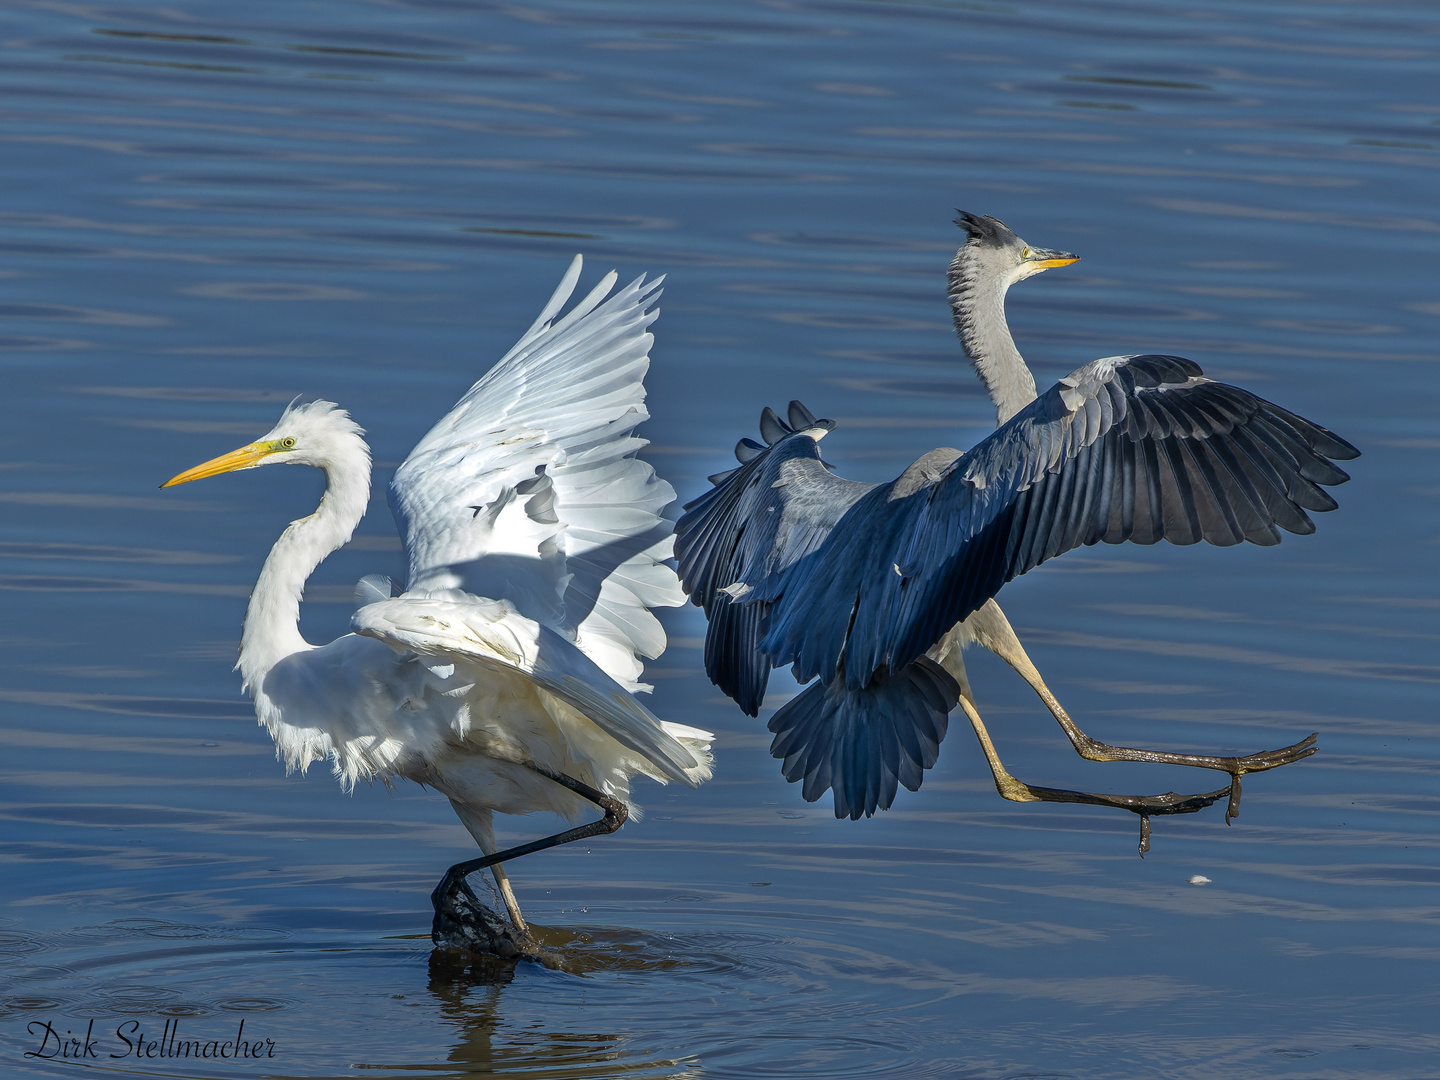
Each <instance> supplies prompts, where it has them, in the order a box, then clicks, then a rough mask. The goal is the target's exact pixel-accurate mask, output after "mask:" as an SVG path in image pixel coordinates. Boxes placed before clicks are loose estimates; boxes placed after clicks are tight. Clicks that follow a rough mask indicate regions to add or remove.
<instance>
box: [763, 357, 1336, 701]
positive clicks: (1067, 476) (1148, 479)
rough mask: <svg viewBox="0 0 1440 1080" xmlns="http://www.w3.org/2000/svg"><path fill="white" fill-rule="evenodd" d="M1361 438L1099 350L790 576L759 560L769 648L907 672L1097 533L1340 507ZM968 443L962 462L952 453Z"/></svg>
mask: <svg viewBox="0 0 1440 1080" xmlns="http://www.w3.org/2000/svg"><path fill="white" fill-rule="evenodd" d="M1358 454H1359V451H1358V450H1356V449H1355V448H1354V447H1353V446H1351V445H1350V444H1349V443H1347V442H1345V441H1344V440H1343V439H1340V438H1337V437H1336V436H1335V435H1333V434H1331V433H1330V432H1329V431H1327V430H1325V429H1324V428H1322V427H1319V426H1318V425H1316V424H1313V423H1311V422H1310V421H1308V420H1305V419H1303V418H1302V417H1299V416H1296V415H1295V414H1294V413H1291V412H1289V411H1287V410H1285V409H1283V408H1281V407H1279V406H1278V405H1273V404H1271V403H1270V402H1268V401H1265V400H1263V399H1261V398H1258V397H1256V396H1255V395H1254V394H1251V393H1250V392H1248V391H1246V390H1241V389H1239V388H1238V387H1234V386H1228V385H1226V384H1224V383H1216V382H1211V381H1210V380H1208V379H1205V378H1202V377H1201V371H1200V368H1199V367H1198V366H1197V365H1196V364H1194V363H1192V362H1191V361H1189V360H1185V359H1181V358H1179V357H1173V356H1151V355H1144V356H1129V357H1111V358H1109V359H1105V360H1096V361H1094V362H1093V363H1090V364H1087V365H1086V366H1085V367H1083V368H1080V369H1079V370H1078V371H1076V372H1074V373H1073V374H1071V375H1069V376H1067V377H1066V378H1064V379H1062V380H1061V381H1060V382H1059V383H1057V384H1056V385H1055V386H1053V387H1051V389H1050V390H1048V391H1047V392H1046V393H1045V394H1043V395H1041V396H1040V397H1039V398H1037V399H1036V400H1035V401H1034V402H1032V403H1031V404H1030V405H1029V406H1027V407H1026V408H1025V409H1023V410H1022V411H1021V412H1019V413H1017V414H1016V415H1015V416H1014V417H1013V418H1011V419H1010V420H1009V421H1008V422H1006V423H1005V424H1004V425H1003V426H1002V427H1000V428H999V429H998V430H996V431H995V432H994V434H992V435H990V436H989V437H988V438H986V439H985V440H984V441H983V442H981V443H980V444H979V445H978V446H976V447H975V448H974V449H973V450H972V451H971V452H970V453H968V454H965V455H963V456H959V455H954V452H953V451H951V452H947V454H941V455H939V457H937V456H936V454H934V453H932V454H929V455H926V457H925V458H922V459H921V460H920V461H918V462H916V463H915V465H912V466H911V467H910V468H909V469H907V470H906V472H905V473H904V474H903V475H902V476H901V477H900V478H899V479H898V480H896V481H894V482H893V483H892V484H889V485H885V486H883V487H880V488H877V489H875V490H873V491H871V492H869V493H867V494H866V495H864V496H863V497H862V498H861V499H859V500H858V501H857V502H856V503H855V504H854V505H853V506H852V507H850V509H849V510H848V511H847V513H846V514H845V516H844V517H843V518H842V519H841V520H840V522H839V523H838V524H837V525H836V526H835V528H834V529H833V530H832V531H831V533H830V535H829V537H828V539H827V540H826V541H825V542H824V543H823V544H821V545H820V547H819V548H818V549H817V550H816V551H814V552H813V553H811V554H809V555H807V556H805V557H803V558H801V559H799V560H797V561H796V562H794V563H793V564H792V565H791V566H790V567H789V568H788V569H786V570H783V571H782V572H780V573H778V574H775V573H765V574H760V573H756V572H754V571H752V569H751V568H750V567H747V568H746V571H745V573H744V574H743V575H742V578H741V581H742V584H743V585H745V586H748V589H749V591H748V592H747V593H746V594H745V596H744V598H743V599H742V601H741V602H742V603H764V604H768V605H769V612H768V617H767V619H766V634H765V637H764V638H763V640H762V641H761V643H760V649H761V650H762V651H763V652H765V653H767V654H768V655H769V657H770V660H771V662H772V663H774V664H776V665H780V664H786V663H794V664H795V666H796V676H797V678H800V679H801V680H808V679H811V678H813V677H815V676H816V675H823V676H824V677H825V678H826V679H827V680H828V679H830V678H832V677H833V676H834V674H835V672H836V671H837V669H838V668H839V666H840V664H841V660H842V656H843V662H844V673H845V680H846V684H847V685H848V686H849V687H850V688H851V689H852V690H855V689H859V688H861V687H864V686H866V685H868V684H869V683H870V681H871V679H872V677H873V676H874V675H875V674H876V673H877V672H886V671H888V672H896V671H899V670H901V669H902V668H904V667H905V666H906V665H907V664H909V663H910V662H911V661H913V660H915V659H916V658H917V657H919V656H920V655H921V654H923V653H924V652H925V651H926V650H927V649H929V648H930V647H931V646H932V645H934V644H935V642H936V641H938V640H939V639H940V637H941V635H942V634H943V633H944V632H945V631H946V630H948V629H949V628H950V627H951V626H953V625H954V624H955V623H957V622H959V621H960V620H961V619H963V618H965V617H966V616H968V615H969V614H970V613H971V612H973V611H974V610H976V609H977V608H978V607H979V606H980V605H981V604H983V603H984V602H985V601H986V600H987V599H989V598H990V597H992V596H994V595H995V593H996V592H997V591H998V590H999V588H1000V586H1001V585H1003V584H1004V583H1005V582H1006V581H1009V580H1010V579H1011V578H1013V577H1015V576H1017V575H1019V574H1023V573H1024V572H1025V571H1027V570H1030V569H1032V568H1033V567H1035V566H1038V565H1039V564H1040V563H1042V562H1044V561H1045V560H1046V559H1049V558H1053V557H1054V556H1056V555H1059V554H1061V553H1062V552H1064V551H1068V550H1070V549H1071V548H1074V547H1078V546H1080V545H1082V544H1094V543H1097V542H1099V541H1104V542H1105V543H1109V544H1118V543H1122V542H1124V541H1127V540H1128V541H1133V542H1135V543H1141V544H1153V543H1155V542H1156V541H1158V540H1160V539H1165V540H1168V541H1170V542H1171V543H1175V544H1193V543H1195V542H1197V541H1199V540H1206V541H1208V542H1210V543H1213V544H1221V545H1225V544H1237V543H1240V542H1241V541H1242V540H1249V541H1250V542H1252V543H1257V544H1274V543H1278V542H1279V539H1280V533H1279V531H1278V530H1279V529H1285V530H1287V531H1289V532H1295V533H1308V532H1312V531H1314V524H1313V523H1312V522H1311V520H1310V518H1309V517H1308V516H1307V515H1306V513H1305V512H1306V511H1307V510H1311V511H1323V510H1332V509H1334V508H1335V505H1336V504H1335V501H1334V500H1333V499H1331V498H1330V496H1329V495H1327V494H1326V493H1325V492H1324V491H1322V490H1321V487H1320V485H1334V484H1340V483H1343V482H1344V481H1345V480H1347V479H1348V477H1347V476H1346V474H1345V473H1344V472H1342V471H1341V470H1340V469H1338V468H1336V466H1335V465H1334V464H1333V461H1332V460H1331V459H1348V458H1353V457H1356V456H1358ZM947 456H953V460H949V461H948V462H947V461H946V460H945V459H946V457H947Z"/></svg>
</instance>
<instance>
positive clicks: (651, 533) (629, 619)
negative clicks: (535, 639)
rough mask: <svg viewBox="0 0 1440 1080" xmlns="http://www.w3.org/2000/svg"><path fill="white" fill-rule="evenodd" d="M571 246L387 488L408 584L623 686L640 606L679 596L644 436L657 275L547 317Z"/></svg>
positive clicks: (561, 299) (650, 624) (656, 644)
mask: <svg viewBox="0 0 1440 1080" xmlns="http://www.w3.org/2000/svg"><path fill="white" fill-rule="evenodd" d="M580 267H581V259H580V256H578V255H577V256H576V257H575V260H574V261H573V262H572V263H571V264H570V268H569V270H568V271H567V272H566V274H565V277H564V279H563V280H562V281H561V282H560V286H559V288H557V289H556V290H555V294H554V295H553V296H552V297H551V298H550V301H549V303H547V304H546V305H545V308H544V310H543V311H542V312H541V314H540V317H539V318H538V319H537V320H536V321H535V323H534V325H532V326H531V327H530V329H529V330H528V331H526V333H525V335H524V336H523V337H521V339H520V340H519V341H518V342H517V343H516V345H515V347H514V348H513V349H511V350H510V351H509V352H508V353H507V354H506V355H505V356H504V357H503V358H502V359H501V360H500V362H499V363H497V364H496V365H495V366H494V367H493V368H491V369H490V371H489V372H488V373H487V374H486V375H485V376H484V377H483V378H482V379H480V381H479V382H477V383H476V384H475V385H474V386H472V387H471V388H470V390H469V391H468V392H467V393H466V394H465V396H464V397H462V398H461V399H460V401H459V402H458V403H457V404H456V406H455V408H454V409H452V410H451V411H450V412H449V413H448V414H447V415H446V416H445V417H443V418H442V419H441V420H440V422H439V423H437V424H436V425H435V427H434V428H432V429H431V430H430V432H429V433H428V434H427V435H426V436H425V437H424V438H423V439H421V440H420V442H419V443H418V444H417V445H416V447H415V449H414V450H413V451H411V453H410V456H409V457H408V458H406V459H405V462H404V463H403V464H402V465H401V466H400V468H399V469H398V470H397V471H396V473H395V479H394V480H393V481H392V482H391V484H390V506H391V509H392V510H393V512H394V514H395V519H396V521H397V523H398V524H399V526H400V532H401V534H402V536H403V537H404V540H405V549H406V552H407V556H408V559H409V564H410V571H409V573H410V580H409V582H408V588H409V589H410V590H437V589H463V590H465V591H466V592H470V593H473V594H475V595H477V596H489V597H494V598H497V599H500V598H503V599H506V600H509V601H510V602H511V603H513V604H514V606H515V608H516V609H517V610H518V611H519V612H520V613H521V614H522V615H524V616H525V617H527V618H530V619H533V620H535V621H536V622H539V623H541V624H543V625H545V626H546V627H548V628H550V629H551V630H554V631H556V632H558V633H560V634H561V635H563V636H564V637H566V638H568V639H569V640H572V641H573V642H574V643H575V644H576V645H577V646H578V647H579V648H580V649H581V650H582V651H583V652H584V653H585V654H586V655H587V656H589V657H590V659H591V660H592V661H594V663H595V664H597V665H599V667H600V668H601V669H603V670H604V671H605V672H606V673H607V674H608V675H609V676H610V677H611V678H612V679H614V680H615V681H616V682H618V683H619V684H620V685H621V686H623V687H625V688H626V689H628V690H636V689H640V688H641V684H640V683H639V682H638V681H637V680H638V679H639V676H640V675H641V673H642V671H643V667H642V664H641V659H640V658H641V657H655V656H658V655H660V653H661V652H663V651H664V648H665V633H664V630H663V629H662V628H661V626H660V623H659V621H658V620H657V619H656V618H655V616H654V615H652V614H651V613H650V611H649V609H650V608H653V607H678V606H679V605H681V604H682V603H683V602H684V595H683V593H682V592H681V590H680V585H679V581H678V579H677V578H676V576H675V572H674V571H673V570H672V569H671V568H670V567H668V566H666V565H665V563H664V560H666V559H668V558H669V557H670V555H671V545H672V539H671V526H670V522H668V521H667V520H666V519H664V518H663V517H661V515H660V511H661V510H662V509H663V508H664V507H665V506H666V504H668V503H670V502H671V501H673V500H674V498H675V492H674V489H673V488H671V487H670V485H669V484H667V483H666V482H665V481H663V480H661V479H659V478H658V477H656V475H655V472H654V470H653V469H652V468H651V467H650V466H649V465H648V464H646V463H645V462H643V461H639V460H638V459H636V457H635V456H634V455H635V452H636V451H637V450H639V449H640V448H641V447H642V446H645V445H646V440H644V439H640V438H637V437H635V436H634V435H633V434H632V432H633V430H634V428H635V426H636V425H637V424H639V423H641V422H642V421H644V420H645V419H647V418H648V416H649V413H648V412H646V409H645V387H644V382H643V380H644V377H645V373H646V371H647V370H648V369H649V365H650V356H649V353H650V345H651V343H652V341H653V340H654V339H653V338H652V336H651V335H650V333H649V332H648V330H647V327H648V326H649V325H650V323H651V322H653V321H654V320H655V317H656V315H657V312H656V311H654V310H653V304H654V302H655V300H656V299H657V298H658V297H659V285H660V281H661V280H663V279H657V280H655V281H652V282H648V283H647V282H646V281H645V279H644V277H643V276H642V277H640V278H637V279H636V280H635V281H634V282H632V283H631V284H629V285H627V286H625V287H624V288H622V289H621V290H620V291H619V292H617V293H616V294H615V295H614V296H611V297H610V298H609V299H608V300H607V299H606V297H607V296H608V295H609V293H610V290H611V289H612V288H613V286H614V284H615V280H616V276H615V274H614V273H613V272H611V273H610V274H608V275H606V277H605V278H604V279H602V280H601V282H600V284H599V285H597V286H596V287H595V288H594V289H593V290H592V291H591V292H590V294H589V295H588V296H586V297H585V299H584V300H582V301H580V303H579V304H577V305H576V306H575V307H574V308H572V309H571V311H570V312H569V313H568V314H567V315H565V316H564V317H563V318H561V319H560V320H559V321H557V322H553V323H552V321H551V320H553V319H554V318H555V316H556V315H557V314H558V313H559V312H560V310H561V309H562V308H563V307H564V305H565V303H566V301H567V300H568V299H569V298H570V295H571V293H572V291H573V290H574V288H575V283H576V282H577V281H578V280H579V276H580Z"/></svg>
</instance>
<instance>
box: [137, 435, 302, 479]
mask: <svg viewBox="0 0 1440 1080" xmlns="http://www.w3.org/2000/svg"><path fill="white" fill-rule="evenodd" d="M279 449H282V447H281V446H280V445H279V444H278V443H274V442H255V443H251V444H250V445H249V446H242V447H240V449H239V450H231V451H230V453H228V454H221V455H220V456H219V457H217V458H211V459H210V460H209V461H207V462H205V463H204V464H203V465H196V466H195V467H194V468H193V469H186V470H185V471H184V472H182V473H181V474H180V475H179V476H174V477H171V478H170V479H169V480H166V481H165V483H163V484H161V485H160V486H161V487H162V488H167V487H174V486H175V485H176V484H188V483H189V482H190V481H191V480H203V479H205V477H207V476H219V475H220V474H221V473H227V472H234V471H235V470H236V469H253V468H254V467H255V466H256V465H259V464H260V462H262V461H263V460H265V458H267V457H269V456H270V455H271V454H273V453H275V451H277V450H279Z"/></svg>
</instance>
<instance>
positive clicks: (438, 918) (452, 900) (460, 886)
mask: <svg viewBox="0 0 1440 1080" xmlns="http://www.w3.org/2000/svg"><path fill="white" fill-rule="evenodd" d="M524 764H525V767H526V768H528V769H532V770H534V771H535V772H537V773H539V774H540V775H541V776H544V777H547V778H549V779H551V780H553V781H555V783H557V784H559V785H561V786H562V787H567V788H569V789H570V790H571V791H573V792H575V794H577V795H579V796H581V797H582V798H585V799H588V800H589V801H590V802H592V803H594V804H595V805H596V806H598V807H599V808H600V809H601V810H603V811H604V812H605V816H604V817H602V818H601V819H600V820H599V821H592V822H590V824H588V825H581V826H579V827H577V828H574V829H566V830H565V831H564V832H560V833H556V834H555V835H554V836H546V837H542V838H541V839H539V840H532V841H530V843H528V844H521V845H519V846H518V847H513V848H507V849H506V850H504V851H497V852H495V853H494V854H493V855H482V856H480V857H479V858H478V859H468V860H466V861H465V862H461V863H456V864H455V865H454V866H452V867H450V869H449V870H446V871H445V876H444V877H442V878H441V879H440V883H439V884H438V885H436V886H435V888H434V890H433V891H432V892H431V893H430V904H431V906H432V907H434V909H435V919H434V922H433V923H432V924H431V928H430V936H431V938H432V939H433V940H434V941H435V944H436V945H437V946H438V945H442V944H449V943H450V942H451V941H452V940H453V938H454V935H453V933H451V931H452V929H453V925H452V924H453V923H454V922H455V921H456V920H457V918H458V919H459V920H460V921H462V922H463V921H465V920H466V919H467V918H471V917H473V913H474V910H475V909H481V910H483V905H481V904H480V901H479V900H478V899H477V898H476V896H475V894H474V892H472V891H471V889H470V885H469V883H467V882H466V880H465V879H466V878H467V877H469V876H470V875H471V874H473V873H474V872H475V871H476V870H484V869H486V868H487V867H490V866H494V865H495V864H496V863H502V862H508V861H510V860H511V859H518V858H520V856H522V855H529V854H532V853H533V852H536V851H544V850H545V849H546V848H552V847H558V846H559V845H561V844H568V843H570V842H571V841H573V840H584V839H586V838H587V837H591V836H601V835H603V834H605V833H612V832H614V831H615V830H616V829H618V828H620V826H621V825H624V824H625V821H626V819H627V818H628V817H629V816H630V808H629V807H627V806H626V805H625V804H624V803H623V802H621V801H620V800H619V799H617V798H615V797H614V796H613V795H606V794H605V793H604V792H603V791H598V790H596V789H595V788H593V787H591V786H590V785H589V784H586V783H584V782H582V781H580V780H576V779H575V778H574V777H573V776H567V775H565V774H564V773H557V772H551V771H550V770H549V769H547V768H545V767H544V766H543V765H536V764H535V763H534V762H525V763H524ZM487 930H488V928H487ZM493 937H494V934H493V933H488V932H487V938H493Z"/></svg>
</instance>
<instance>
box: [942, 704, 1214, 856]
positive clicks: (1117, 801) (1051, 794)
mask: <svg viewBox="0 0 1440 1080" xmlns="http://www.w3.org/2000/svg"><path fill="white" fill-rule="evenodd" d="M960 707H961V708H962V709H964V710H965V715H966V716H967V717H968V718H969V720H970V726H971V727H972V728H974V729H975V737H976V738H977V739H979V740H980V748H981V749H982V750H983V751H984V752H985V760H986V761H987V762H989V764H990V775H991V776H993V777H994V778H995V790H996V791H998V792H1000V795H1001V796H1002V797H1003V798H1006V799H1009V800H1010V801H1011V802H1064V803H1085V804H1087V805H1090V806H1113V807H1116V808H1117V809H1120V810H1129V811H1130V812H1131V813H1132V814H1138V815H1140V854H1141V855H1142V856H1143V855H1144V854H1145V852H1147V851H1149V850H1150V815H1151V814H1193V813H1195V812H1196V811H1198V810H1203V809H1205V807H1207V806H1210V805H1212V804H1214V803H1215V801H1216V800H1218V799H1223V798H1224V797H1225V796H1226V795H1229V794H1230V788H1228V787H1225V788H1221V789H1220V790H1219V791H1211V792H1209V793H1207V794H1204V795H1181V794H1179V793H1178V792H1174V791H1171V792H1167V793H1166V794H1164V795H1100V794H1095V793H1093V792H1088V791H1070V790H1067V789H1065V788H1047V787H1036V786H1035V785H1033V784H1027V783H1025V782H1024V781H1022V780H1017V779H1016V778H1015V777H1014V776H1011V775H1010V773H1009V772H1008V771H1007V770H1006V768H1005V766H1004V764H1003V763H1001V761H1000V755H999V753H998V752H996V750H995V743H994V742H993V741H992V740H991V738H990V732H988V731H987V730H986V729H985V722H984V721H983V720H981V719H980V712H979V710H978V709H976V708H975V702H974V701H973V700H971V697H970V693H969V687H968V686H962V687H961V693H960Z"/></svg>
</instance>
